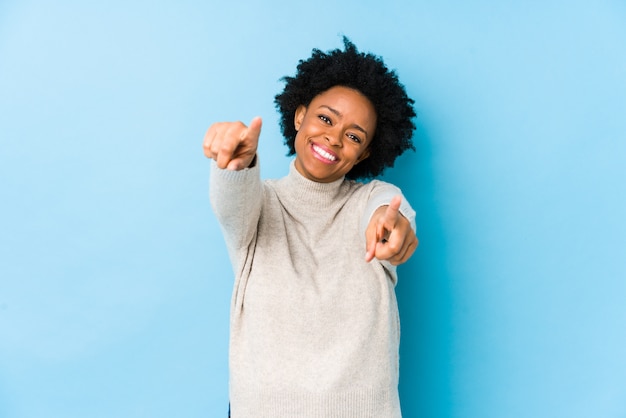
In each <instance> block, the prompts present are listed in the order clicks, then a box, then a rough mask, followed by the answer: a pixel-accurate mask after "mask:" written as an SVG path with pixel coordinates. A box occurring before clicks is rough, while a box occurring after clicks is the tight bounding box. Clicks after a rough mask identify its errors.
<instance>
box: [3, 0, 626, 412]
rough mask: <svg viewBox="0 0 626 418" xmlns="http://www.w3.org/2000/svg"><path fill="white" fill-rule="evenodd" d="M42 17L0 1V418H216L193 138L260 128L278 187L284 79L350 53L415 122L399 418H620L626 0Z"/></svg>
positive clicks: (168, 9)
mask: <svg viewBox="0 0 626 418" xmlns="http://www.w3.org/2000/svg"><path fill="white" fill-rule="evenodd" d="M54 3H56V4H53V2H44V1H28V0H21V1H10V0H9V1H7V0H5V1H3V2H2V3H0V196H1V200H2V203H1V205H0V214H1V215H2V216H0V417H7V418H18V417H19V418H22V417H46V418H55V417H63V418H67V417H81V418H82V417H150V418H157V417H173V416H181V417H190V418H191V417H220V416H225V412H226V405H227V365H226V361H227V345H228V309H229V302H230V290H231V287H230V286H231V279H230V276H231V270H230V266H229V265H228V262H227V256H226V253H225V249H224V246H223V241H222V239H221V235H220V233H219V227H218V225H217V223H216V221H215V218H214V217H213V215H212V213H211V210H210V207H209V203H208V196H207V183H208V163H207V161H205V159H204V157H203V156H202V150H201V140H202V136H203V134H204V131H205V130H206V128H207V127H208V126H209V125H210V124H211V123H212V122H215V121H218V120H234V119H241V120H243V121H245V122H247V121H249V120H250V119H251V118H252V117H253V116H255V115H257V114H258V115H261V116H263V117H264V119H265V125H264V128H263V133H262V137H261V138H262V139H261V141H262V143H261V146H260V154H261V158H262V164H263V166H262V167H263V168H262V170H263V175H264V176H265V177H276V176H281V175H283V174H284V173H285V172H286V171H287V164H288V161H289V160H288V159H287V158H286V157H285V155H284V154H285V149H284V147H283V145H282V140H281V138H280V136H279V132H278V127H277V115H276V114H275V111H274V108H273V103H272V101H273V96H274V94H276V93H277V92H278V91H279V89H280V88H281V85H282V84H281V83H280V82H279V81H278V79H279V78H280V77H281V76H283V75H287V74H293V71H294V69H295V65H296V63H297V61H298V60H299V59H300V58H305V57H307V56H308V55H309V54H310V51H311V49H312V48H314V47H319V48H321V49H324V50H327V49H331V48H335V47H339V46H341V38H340V34H346V35H348V36H350V37H351V38H352V40H353V41H354V42H355V43H356V44H357V46H359V47H360V48H361V49H362V50H367V51H372V52H375V53H376V54H379V55H382V56H383V57H384V58H385V60H386V62H387V63H388V64H389V66H390V67H392V68H395V69H397V70H398V73H399V75H400V78H401V79H402V80H403V81H404V83H405V85H406V87H407V90H408V91H409V94H410V95H411V96H412V97H414V98H415V99H416V107H417V109H418V112H419V119H418V125H419V129H418V133H417V136H416V148H417V151H416V152H415V153H409V154H406V155H405V156H403V157H401V159H400V160H399V161H398V163H397V165H396V168H395V169H394V170H391V171H389V172H388V174H387V176H386V178H387V179H388V180H390V181H393V182H395V183H397V184H398V185H399V186H401V187H402V188H403V189H404V191H405V193H406V195H407V196H408V197H409V199H410V201H411V202H412V203H413V205H414V207H415V208H416V210H417V212H418V215H417V223H418V227H419V237H420V239H421V245H420V248H419V250H418V251H417V253H416V255H415V256H414V257H413V258H412V259H411V261H410V262H409V263H407V264H405V265H404V266H402V267H401V268H400V273H401V278H400V284H399V285H398V289H397V290H398V298H399V303H400V309H401V315H402V326H403V328H402V330H403V340H402V348H401V356H402V360H401V361H402V366H401V374H402V377H401V396H402V401H403V410H404V414H405V416H406V417H408V418H411V417H437V418H441V417H455V418H456V417H458V418H502V417H507V418H526V417H533V418H534V417H546V418H554V417H568V418H577V417H581V418H583V417H584V418H587V417H609V418H623V417H626V352H625V351H624V350H625V347H626V238H625V237H626V220H625V219H624V213H626V186H625V183H626V182H625V181H624V180H625V177H626V169H625V166H626V49H625V48H624V46H625V45H626V5H625V3H624V2H622V1H617V0H615V1H599V2H581V1H578V2H577V1H573V2H572V1H567V2H566V1H561V2H557V1H547V2H496V1H493V2H486V1H478V2H464V1H445V2H437V5H434V4H431V3H434V2H426V1H408V0H406V1H399V2H381V1H346V2H340V3H337V2H333V1H329V0H322V1H320V2H316V3H303V2H277V1H274V2H258V3H254V4H246V3H241V2H222V3H224V4H226V3H229V5H228V6H226V5H211V4H209V2H200V1H191V0H189V1H180V2H170V3H169V4H155V3H154V2H149V1H138V2H121V1H112V2H101V3H102V4H100V5H95V4H94V5H87V4H86V3H85V2H79V1H59V2H54ZM214 3H215V2H214ZM250 3H253V2H250Z"/></svg>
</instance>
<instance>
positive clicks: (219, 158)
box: [203, 117, 262, 170]
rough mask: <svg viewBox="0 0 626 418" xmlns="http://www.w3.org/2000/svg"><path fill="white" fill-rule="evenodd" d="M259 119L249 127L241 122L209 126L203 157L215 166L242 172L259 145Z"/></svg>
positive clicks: (252, 158) (250, 162)
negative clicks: (211, 160)
mask: <svg viewBox="0 0 626 418" xmlns="http://www.w3.org/2000/svg"><path fill="white" fill-rule="evenodd" d="M261 124H262V121H261V118H259V117H256V118H254V119H252V121H251V122H250V125H249V126H246V125H244V124H243V123H242V122H219V123H215V124H213V125H211V127H210V128H209V129H208V130H207V132H206V134H205V135H204V142H203V148H204V155H205V156H206V157H207V158H211V159H213V160H215V162H216V163H217V166H218V167H219V168H222V169H228V170H242V169H244V168H247V167H249V166H250V164H252V162H253V160H254V156H255V155H256V150H257V147H258V145H259V135H260V134H261Z"/></svg>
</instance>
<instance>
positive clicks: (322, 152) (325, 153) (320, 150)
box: [313, 145, 337, 161]
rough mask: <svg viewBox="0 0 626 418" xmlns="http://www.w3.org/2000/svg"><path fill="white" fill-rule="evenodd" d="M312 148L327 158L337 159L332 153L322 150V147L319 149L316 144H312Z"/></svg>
mask: <svg viewBox="0 0 626 418" xmlns="http://www.w3.org/2000/svg"><path fill="white" fill-rule="evenodd" d="M313 149H314V150H315V152H317V153H318V154H320V155H321V156H322V157H324V158H326V159H327V160H330V161H335V160H336V159H337V157H335V156H334V155H332V154H330V153H328V152H326V151H324V150H323V149H321V148H320V147H318V146H317V145H313Z"/></svg>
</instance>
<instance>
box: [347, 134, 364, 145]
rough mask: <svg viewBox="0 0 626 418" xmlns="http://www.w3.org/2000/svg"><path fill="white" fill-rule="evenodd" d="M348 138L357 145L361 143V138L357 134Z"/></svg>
mask: <svg viewBox="0 0 626 418" xmlns="http://www.w3.org/2000/svg"><path fill="white" fill-rule="evenodd" d="M348 138H350V139H351V140H352V141H353V142H356V143H357V144H360V143H361V138H359V137H358V136H356V135H355V134H348Z"/></svg>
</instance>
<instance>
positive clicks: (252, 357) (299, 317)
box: [210, 162, 415, 418]
mask: <svg viewBox="0 0 626 418" xmlns="http://www.w3.org/2000/svg"><path fill="white" fill-rule="evenodd" d="M397 194H400V190H399V189H398V188H397V187H395V186H393V185H391V184H388V183H385V182H382V181H377V180H373V181H371V182H369V183H366V184H364V183H360V182H355V181H350V180H346V179H344V178H342V179H339V180H336V181H334V182H332V183H317V182H314V181H311V180H309V179H307V178H305V177H303V176H302V175H301V174H300V173H299V172H298V171H297V170H296V168H295V166H294V164H293V162H292V163H291V166H290V170H289V174H288V175H287V176H286V177H284V178H282V179H278V180H265V181H264V182H262V181H261V179H260V170H259V164H258V163H257V165H256V166H255V167H252V168H249V169H244V170H240V171H233V170H222V169H219V168H218V167H217V165H216V164H215V163H214V162H213V164H212V168H211V176H210V197H211V203H212V205H213V209H214V212H215V214H216V217H217V218H218V220H219V222H220V225H221V227H222V231H223V234H224V240H225V242H226V246H227V248H228V253H229V256H230V259H231V263H232V267H233V271H234V275H235V283H234V290H233V296H232V303H231V321H230V332H231V334H230V402H231V414H232V417H233V418H265V417H267V418H270V417H271V418H281V417H290V418H291V417H298V418H308V417H310V418H335V417H336V418H344V417H345V418H347V417H355V418H356V417H358V418H367V417H372V418H397V417H400V416H401V413H400V401H399V397H398V368H399V358H398V357H399V356H398V349H399V342H400V324H399V317H398V308H397V303H396V297H395V291H394V289H395V284H396V279H397V276H396V270H395V267H394V266H392V265H391V264H389V263H387V262H380V261H378V260H376V259H374V260H373V261H371V262H370V263H367V262H366V261H365V252H366V242H365V228H366V226H367V224H368V222H369V219H370V216H371V214H372V213H373V212H374V211H375V210H376V208H378V207H379V206H381V205H384V204H388V203H389V201H390V200H391V198H392V197H393V196H395V195H397ZM400 212H401V213H402V214H403V215H404V216H406V217H407V218H408V219H409V220H410V221H411V224H412V225H413V226H414V216H415V213H414V212H413V210H412V209H411V207H410V206H409V205H408V203H407V202H406V200H405V199H403V201H402V205H401V207H400Z"/></svg>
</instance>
